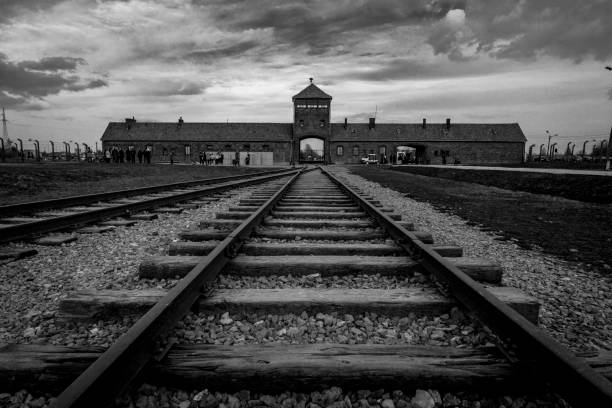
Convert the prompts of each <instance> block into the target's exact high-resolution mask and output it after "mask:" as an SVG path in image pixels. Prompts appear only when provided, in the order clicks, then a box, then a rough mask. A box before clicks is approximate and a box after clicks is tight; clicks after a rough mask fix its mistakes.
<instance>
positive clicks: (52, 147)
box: [49, 140, 55, 162]
mask: <svg viewBox="0 0 612 408" xmlns="http://www.w3.org/2000/svg"><path fill="white" fill-rule="evenodd" d="M49 144H50V145H51V161H52V162H53V161H55V144H54V143H53V140H49Z"/></svg>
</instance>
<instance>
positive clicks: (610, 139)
mask: <svg viewBox="0 0 612 408" xmlns="http://www.w3.org/2000/svg"><path fill="white" fill-rule="evenodd" d="M611 144H612V128H610V138H609V139H608V147H607V149H606V157H607V160H606V171H610V145H611Z"/></svg>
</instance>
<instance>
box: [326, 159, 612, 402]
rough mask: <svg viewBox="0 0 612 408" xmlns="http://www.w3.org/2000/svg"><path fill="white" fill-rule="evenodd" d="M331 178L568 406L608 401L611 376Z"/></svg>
mask: <svg viewBox="0 0 612 408" xmlns="http://www.w3.org/2000/svg"><path fill="white" fill-rule="evenodd" d="M322 170H323V173H324V174H326V175H327V176H328V177H329V178H330V179H331V180H332V181H334V182H335V183H336V184H337V185H338V186H339V187H341V188H342V189H343V190H344V191H345V192H346V193H348V194H349V195H350V196H351V197H352V198H353V199H354V200H355V201H356V203H357V204H358V205H359V207H361V208H362V209H363V210H364V211H365V212H366V213H367V214H368V215H369V216H370V217H372V218H374V219H375V220H376V221H377V222H378V223H379V224H380V225H381V226H382V227H383V228H384V229H385V230H386V231H387V233H388V234H389V235H390V236H391V237H392V238H394V239H395V240H396V241H397V243H398V244H399V245H400V246H401V247H402V248H404V249H405V250H406V251H407V252H408V253H409V254H411V255H412V256H413V257H414V258H415V259H418V260H419V261H420V262H421V264H422V266H423V267H424V268H425V269H426V270H427V271H428V272H430V273H431V274H433V275H435V276H436V277H437V278H438V279H440V280H441V281H443V282H445V283H446V284H447V285H448V288H449V289H450V291H451V293H452V294H453V295H454V296H455V297H456V298H457V299H458V300H459V301H460V302H461V303H462V304H463V305H464V306H465V307H466V308H468V310H470V311H472V312H473V313H474V314H475V315H476V317H477V318H478V319H479V320H480V321H481V322H482V323H483V324H485V325H486V326H488V327H490V328H491V329H493V330H494V332H495V334H497V335H498V336H502V337H501V338H502V340H507V341H509V342H510V344H509V346H516V349H513V350H506V351H508V352H509V353H511V354H512V355H516V356H518V357H519V358H520V361H521V362H522V363H523V362H527V364H528V365H529V367H530V369H532V370H533V374H535V376H534V378H538V377H539V378H543V379H545V380H549V381H550V382H551V383H552V384H553V385H554V386H555V387H556V390H557V391H558V392H559V394H561V395H562V396H564V397H566V398H567V399H568V400H570V401H571V403H572V404H573V406H576V407H580V406H585V405H584V404H585V403H587V404H588V405H587V406H589V407H612V382H610V381H608V380H607V379H606V378H605V377H604V376H602V375H601V374H599V373H597V372H596V371H595V370H593V369H592V368H591V367H590V366H589V365H588V364H586V363H585V362H584V360H582V359H580V358H578V357H576V356H575V355H574V354H573V353H572V352H571V351H570V350H569V349H567V348H565V347H564V346H563V345H561V344H560V343H558V342H557V341H555V340H554V339H553V338H552V337H551V336H550V335H549V334H548V333H546V332H545V331H543V330H542V329H540V328H538V327H537V326H535V325H534V324H532V323H531V322H529V321H528V320H527V319H525V318H524V317H523V316H522V315H520V314H519V313H517V312H516V311H515V310H514V309H512V308H510V307H509V306H507V305H506V304H504V303H502V302H501V301H500V300H499V299H497V298H496V297H495V296H493V295H492V294H491V293H490V292H489V291H488V290H487V289H486V288H484V287H483V286H482V285H481V284H479V283H478V282H476V281H475V280H473V279H472V278H471V277H469V276H468V275H466V274H465V273H464V272H462V271H461V270H460V269H459V268H457V267H456V266H454V265H453V264H452V263H450V262H449V261H447V260H446V259H445V258H444V257H442V256H440V255H439V254H438V253H436V252H435V251H433V250H432V249H431V246H429V245H427V244H424V243H422V242H421V241H420V240H419V239H418V238H417V237H416V235H414V234H413V233H412V232H410V231H408V230H406V229H405V228H404V227H402V226H401V225H400V224H399V223H397V222H395V221H393V220H392V219H391V218H389V216H387V215H386V214H385V213H383V212H381V211H380V210H378V209H377V208H376V207H375V206H373V205H372V204H371V203H369V202H368V201H367V200H365V199H364V198H362V197H361V196H360V195H359V194H358V193H357V192H355V191H354V190H353V189H352V188H351V187H349V186H347V185H346V184H345V183H343V182H342V181H341V180H339V179H338V178H337V177H336V176H334V175H333V174H331V173H330V172H329V171H327V170H326V169H322Z"/></svg>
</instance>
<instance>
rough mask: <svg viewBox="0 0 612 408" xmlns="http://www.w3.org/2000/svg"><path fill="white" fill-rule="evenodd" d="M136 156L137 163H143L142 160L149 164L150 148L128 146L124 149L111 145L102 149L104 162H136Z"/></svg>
mask: <svg viewBox="0 0 612 408" xmlns="http://www.w3.org/2000/svg"><path fill="white" fill-rule="evenodd" d="M136 158H138V163H140V164H143V162H144V163H145V164H151V149H149V148H146V149H144V150H141V149H138V150H136V149H134V148H133V147H129V148H127V149H125V150H124V149H122V148H118V147H113V148H111V149H106V150H105V151H104V161H105V162H106V163H131V164H136Z"/></svg>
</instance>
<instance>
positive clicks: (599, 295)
mask: <svg viewBox="0 0 612 408" xmlns="http://www.w3.org/2000/svg"><path fill="white" fill-rule="evenodd" d="M330 170H332V171H333V172H334V173H335V174H336V175H338V176H340V177H342V178H343V179H344V180H346V181H347V182H349V183H350V184H353V185H358V186H359V187H360V188H361V189H362V191H363V192H364V193H367V194H371V195H372V196H374V197H376V198H377V199H379V200H380V201H381V203H382V204H383V205H384V206H389V207H393V208H395V210H396V213H397V214H402V216H403V217H402V218H403V219H405V220H411V221H414V223H415V224H416V226H417V227H418V228H419V229H420V230H423V231H428V232H430V233H431V234H432V235H433V237H434V239H435V242H436V244H454V245H459V246H462V247H463V248H464V252H465V255H466V256H478V257H485V258H490V259H493V260H496V261H498V262H500V263H501V265H502V266H503V267H504V277H503V284H504V285H507V286H513V287H517V288H520V289H522V290H523V291H525V292H526V293H528V294H530V295H532V296H534V297H536V298H537V299H539V301H540V302H541V304H542V308H541V312H540V326H541V327H542V328H544V329H547V330H548V331H549V332H550V333H551V334H552V335H553V337H555V338H556V339H557V340H558V341H559V342H561V343H563V344H564V345H566V346H568V347H569V348H571V349H573V350H575V351H583V350H597V349H607V350H612V297H611V296H610V293H612V281H611V280H610V279H609V278H606V277H603V276H601V275H599V274H597V273H595V272H592V271H590V270H589V267H588V265H579V264H571V263H568V262H566V261H563V260H561V259H558V258H556V257H553V256H550V255H546V254H544V253H542V251H540V250H537V249H535V250H526V249H522V248H520V247H519V246H518V245H516V244H515V243H514V242H511V241H510V242H508V241H501V240H500V237H499V236H498V235H496V234H494V233H491V232H485V231H482V230H480V229H478V228H475V227H473V226H470V225H468V223H467V221H465V220H464V219H462V218H459V217H457V216H454V215H449V214H445V213H442V212H440V211H437V210H436V209H434V208H433V207H432V206H431V205H429V204H427V203H423V202H418V201H415V200H412V199H410V198H407V197H405V196H404V195H403V194H401V193H399V192H397V191H394V190H391V189H388V188H384V187H382V186H380V185H379V184H378V183H373V182H370V181H368V180H365V179H363V178H362V177H359V176H356V175H353V174H351V173H350V172H349V170H347V169H346V168H343V167H332V168H330Z"/></svg>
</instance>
